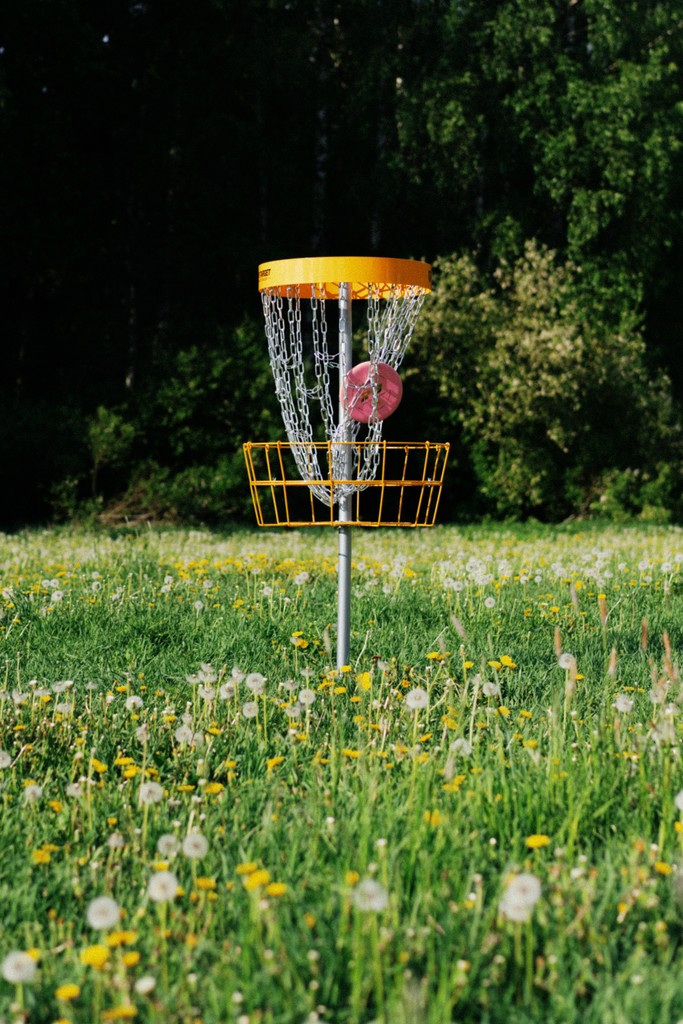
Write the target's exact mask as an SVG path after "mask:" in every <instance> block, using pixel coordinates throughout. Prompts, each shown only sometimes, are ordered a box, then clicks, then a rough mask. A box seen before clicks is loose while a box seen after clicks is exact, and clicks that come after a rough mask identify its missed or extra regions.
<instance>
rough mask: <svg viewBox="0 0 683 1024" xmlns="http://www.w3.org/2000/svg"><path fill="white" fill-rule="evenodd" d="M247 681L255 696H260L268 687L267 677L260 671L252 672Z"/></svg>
mask: <svg viewBox="0 0 683 1024" xmlns="http://www.w3.org/2000/svg"><path fill="white" fill-rule="evenodd" d="M245 682H246V684H247V688H248V689H249V690H251V692H252V693H253V694H254V696H255V697H259V696H260V695H261V694H262V693H263V692H264V691H265V689H266V677H265V676H264V675H261V673H260V672H250V673H249V675H248V676H247V678H246V679H245Z"/></svg>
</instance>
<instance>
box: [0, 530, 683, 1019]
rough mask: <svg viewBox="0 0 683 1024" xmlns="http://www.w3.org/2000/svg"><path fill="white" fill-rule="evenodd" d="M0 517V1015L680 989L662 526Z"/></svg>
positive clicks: (648, 1010)
mask: <svg viewBox="0 0 683 1024" xmlns="http://www.w3.org/2000/svg"><path fill="white" fill-rule="evenodd" d="M335 555H336V535H335V534H334V532H332V531H328V532H326V531H324V530H321V531H312V532H306V531H300V532H295V533H292V532H290V533H287V532H278V533H268V532H264V531H262V532H260V533H257V532H250V531H242V532H236V533H233V534H226V535H217V534H210V533H205V532H196V531H195V532H191V531H180V530H162V531H153V530H140V531H136V530H131V531H130V532H129V533H127V534H124V533H122V534H119V535H117V536H107V535H98V534H84V533H78V532H71V531H64V532H36V533H27V534H20V535H16V536H2V535H0V567H1V568H0V592H1V596H0V639H1V642H2V650H3V654H4V661H3V672H4V678H3V679H2V681H1V682H0V800H1V801H2V814H1V815H0V841H1V844H2V857H1V858H0V961H1V962H2V972H1V973H2V977H1V978H0V1021H2V1022H4V1024H9V1022H13V1021H31V1022H32V1024H43V1022H45V1024H52V1022H61V1024H64V1022H74V1024H98V1022H100V1021H112V1020H134V1021H136V1022H147V1021H150V1022H151V1021H155V1022H169V1024H170V1022H183V1024H190V1022H204V1024H218V1022H220V1024H224V1022H228V1024H257V1022H258V1024H305V1022H306V1024H313V1022H329V1024H333V1022H334V1024H337V1022H338V1024H350V1022H368V1024H369V1022H372V1021H378V1022H382V1024H423V1022H425V1024H426V1022H429V1024H444V1022H448V1021H459V1022H491V1024H499V1022H500V1024H502V1022H510V1024H515V1022H521V1021H525V1022H544V1024H545V1022H551V1024H565V1022H567V1024H569V1022H577V1024H578V1022H579V1021H581V1022H586V1021H588V1022H595V1024H598V1022H599V1024H635V1022H637V1024H669V1022H672V1024H675V1022H677V1021H679V1020H683V946H682V940H683V766H682V764H681V755H680V738H681V730H682V728H683V723H682V722H681V714H680V711H681V706H680V702H681V696H682V694H681V678H680V667H679V666H680V654H681V649H682V647H683V532H681V531H680V530H677V529H674V528H663V527H662V528H655V527H653V528H650V529H645V528H625V527H624V528H621V529H616V528H598V527H591V526H573V527H565V528H555V529H552V528H541V527H533V528H532V527H527V528H523V527H518V528H509V529H508V528H503V527H497V528H496V527H480V528H471V529H461V530H459V529H456V528H451V527H448V528H446V527H442V528H437V529H435V530H432V531H424V532H401V533H399V532H397V531H390V530H387V531H384V532H380V533H372V532H358V533H357V535H356V536H355V538H354V570H353V597H352V629H353V635H352V660H351V664H350V665H349V666H346V667H345V670H344V671H343V672H342V673H341V675H339V674H338V673H337V672H336V671H335V670H334V668H333V666H334V647H335V636H334V624H335V618H336V577H335V572H336V558H335Z"/></svg>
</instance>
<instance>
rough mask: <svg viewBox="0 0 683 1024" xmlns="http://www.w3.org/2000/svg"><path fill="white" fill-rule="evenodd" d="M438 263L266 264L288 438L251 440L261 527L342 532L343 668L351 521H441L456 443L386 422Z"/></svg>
mask: <svg viewBox="0 0 683 1024" xmlns="http://www.w3.org/2000/svg"><path fill="white" fill-rule="evenodd" d="M430 270H431V268H430V266H429V265H428V264H427V263H422V262H419V261H416V260H402V259H380V258H375V257H321V258H312V259H291V260H278V261H276V262H273V263H263V264H261V266H260V267H259V291H260V292H261V299H262V302H263V312H264V316H265V327H266V336H267V339H268V353H269V357H270V364H271V368H272V371H273V377H274V380H275V392H276V394H277V397H278V400H279V402H280V408H281V411H282V418H283V421H284V426H285V430H286V433H287V441H265V442H252V441H249V442H247V443H245V445H244V454H245V460H246V464H247V472H248V476H249V486H250V489H251V497H252V501H253V505H254V511H255V513H256V521H257V523H258V525H259V526H264V527H265V526H293V527H305V526H322V525H326V526H334V527H336V528H337V529H338V533H339V543H338V615H337V668H338V669H341V668H342V666H344V665H346V664H347V662H348V659H349V643H350V595H351V527H354V526H366V527H377V526H404V527H416V526H433V525H434V522H435V519H436V512H437V508H438V505H439V498H440V495H441V485H442V483H443V477H444V472H445V469H446V460H447V458H448V450H449V445H448V444H446V443H434V442H431V441H411V442H399V441H383V440H382V427H383V423H384V420H385V419H386V418H387V417H388V416H390V415H391V414H392V413H393V412H394V411H395V410H396V408H397V407H398V405H399V403H400V401H401V398H402V394H403V385H402V382H401V378H400V376H399V374H398V368H399V367H400V365H401V363H402V361H403V357H404V355H405V352H406V349H407V347H408V343H409V342H410V338H411V335H412V333H413V329H414V327H415V323H416V321H417V317H418V314H419V312H420V308H421V306H422V303H423V301H424V297H425V295H426V294H427V293H428V292H429V291H431V281H430ZM356 300H358V301H361V302H363V303H364V304H365V307H366V321H367V353H366V354H365V357H364V359H363V360H362V361H360V362H358V363H355V364H354V362H353V351H352V350H353V344H352V340H353V339H352V316H351V311H352V304H353V302H354V301H356ZM331 302H332V303H334V306H333V308H334V309H335V312H336V316H335V317H334V319H333V315H331V314H330V312H329V306H330V303H331ZM335 320H336V323H335ZM330 327H331V328H332V329H331V330H330ZM335 341H336V344H334V342H335Z"/></svg>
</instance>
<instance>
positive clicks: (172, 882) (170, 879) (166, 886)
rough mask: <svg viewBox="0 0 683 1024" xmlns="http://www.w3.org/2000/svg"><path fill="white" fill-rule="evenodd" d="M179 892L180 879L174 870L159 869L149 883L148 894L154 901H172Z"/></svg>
mask: <svg viewBox="0 0 683 1024" xmlns="http://www.w3.org/2000/svg"><path fill="white" fill-rule="evenodd" d="M177 892H178V879H177V878H176V876H175V875H174V874H173V872H172V871H157V872H156V874H154V875H152V877H151V878H150V880H149V882H148V883H147V895H148V896H149V898H150V899H151V900H152V901H153V902H154V903H170V902H171V901H172V900H174V899H175V898H176V893H177Z"/></svg>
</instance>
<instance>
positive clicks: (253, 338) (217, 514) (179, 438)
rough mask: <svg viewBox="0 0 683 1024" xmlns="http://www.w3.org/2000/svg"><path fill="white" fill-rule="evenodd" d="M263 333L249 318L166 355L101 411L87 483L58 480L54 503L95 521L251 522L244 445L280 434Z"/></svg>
mask: <svg viewBox="0 0 683 1024" xmlns="http://www.w3.org/2000/svg"><path fill="white" fill-rule="evenodd" d="M280 430H281V424H280V420H279V415H278V412H277V409H276V400H275V396H274V389H273V382H272V376H271V372H270V364H269V362H268V351H267V345H266V342H265V338H264V337H263V331H262V329H261V327H260V325H257V324H256V323H255V322H254V321H251V320H245V321H244V322H243V323H242V324H240V325H239V326H238V327H237V328H236V329H235V330H234V331H232V332H230V333H228V332H226V331H224V330H222V329H217V330H216V332H215V340H214V341H213V342H212V343H210V344H209V343H207V344H204V345H198V344H197V345H192V346H190V347H189V348H186V349H182V350H180V351H178V352H176V353H175V354H168V353H167V354H166V358H165V360H164V361H160V362H159V364H158V365H157V366H156V368H155V369H154V370H153V372H152V373H151V374H150V375H149V376H148V377H147V379H146V380H145V381H144V383H142V384H141V386H140V387H139V388H138V389H137V390H136V391H135V392H133V393H132V394H131V395H130V396H129V397H128V398H127V400H126V401H125V402H124V403H121V404H120V405H119V406H117V407H115V408H105V407H100V408H98V409H97V412H96V413H95V415H94V416H93V417H92V418H91V420H90V423H89V426H88V430H87V438H88V443H89V448H90V457H91V466H90V473H89V476H90V480H91V482H92V491H93V493H92V494H91V495H90V497H87V495H88V490H89V488H87V487H86V480H85V479H84V478H83V476H84V475H83V474H81V477H80V478H79V479H78V481H76V480H75V479H74V478H73V477H72V478H70V479H69V480H68V481H66V480H65V481H63V482H62V486H61V487H60V488H59V489H56V490H55V502H59V503H61V504H62V505H64V503H65V501H67V499H68V500H69V501H70V502H71V505H73V504H74V500H75V499H74V492H75V491H76V490H78V491H79V493H80V496H81V498H80V501H81V504H80V512H81V514H92V510H93V508H99V509H100V517H101V518H103V519H105V520H107V521H113V520H116V519H122V518H125V519H140V518H143V519H147V518H152V519H156V520H167V521H171V522H188V523H199V522H202V523H217V522H224V521H225V520H227V519H230V518H238V519H242V518H245V517H246V518H248V517H249V516H250V515H251V501H250V497H249V486H248V481H247V474H246V468H245V465H244V459H243V456H242V442H243V441H245V440H247V439H250V438H257V439H258V438H262V439H264V440H265V439H269V438H272V437H277V436H279V432H280Z"/></svg>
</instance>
